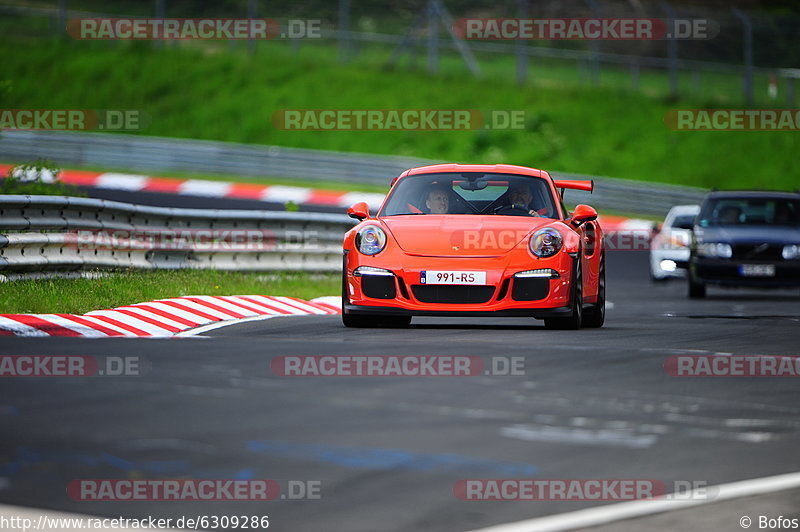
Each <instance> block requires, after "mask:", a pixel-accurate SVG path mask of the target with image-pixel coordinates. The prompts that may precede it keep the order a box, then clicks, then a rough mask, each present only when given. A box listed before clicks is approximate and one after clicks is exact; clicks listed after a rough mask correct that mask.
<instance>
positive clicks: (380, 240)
mask: <svg viewBox="0 0 800 532" xmlns="http://www.w3.org/2000/svg"><path fill="white" fill-rule="evenodd" d="M356 247H357V248H358V251H360V252H361V253H363V254H364V255H376V254H378V253H380V252H381V251H383V248H385V247H386V233H385V232H384V231H383V229H381V228H380V227H378V226H377V225H365V226H364V227H362V228H361V229H359V230H358V233H356Z"/></svg>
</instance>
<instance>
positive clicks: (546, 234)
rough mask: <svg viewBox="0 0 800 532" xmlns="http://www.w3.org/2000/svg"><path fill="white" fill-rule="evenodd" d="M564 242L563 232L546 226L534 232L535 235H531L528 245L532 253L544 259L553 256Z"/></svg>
mask: <svg viewBox="0 0 800 532" xmlns="http://www.w3.org/2000/svg"><path fill="white" fill-rule="evenodd" d="M563 244H564V239H563V238H562V236H561V233H559V232H558V231H557V230H555V229H553V228H552V227H545V228H544V229H539V230H538V231H536V232H535V233H533V235H531V239H530V241H529V242H528V247H529V248H530V250H531V253H533V254H534V255H536V256H537V257H539V258H540V259H543V258H546V257H552V256H553V255H555V254H556V253H558V252H559V251H560V250H561V246H562V245H563Z"/></svg>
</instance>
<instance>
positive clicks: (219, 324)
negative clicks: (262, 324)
mask: <svg viewBox="0 0 800 532" xmlns="http://www.w3.org/2000/svg"><path fill="white" fill-rule="evenodd" d="M281 316H308V314H272V315H266V316H253V317H250V318H240V319H238V320H227V321H219V322H217V323H209V324H208V325H203V326H202V327H197V328H196V329H189V330H188V331H183V332H179V333H178V334H176V335H175V336H184V337H185V336H197V335H199V334H203V333H205V332H208V331H213V330H214V329H221V328H222V327H229V326H231V325H239V324H240V323H247V322H249V321H263V320H268V319H270V318H278V317H281Z"/></svg>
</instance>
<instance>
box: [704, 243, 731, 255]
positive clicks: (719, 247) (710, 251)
mask: <svg viewBox="0 0 800 532" xmlns="http://www.w3.org/2000/svg"><path fill="white" fill-rule="evenodd" d="M697 255H698V256H700V257H713V258H717V259H729V258H731V257H733V248H732V247H731V245H730V244H726V243H724V242H703V243H701V244H697Z"/></svg>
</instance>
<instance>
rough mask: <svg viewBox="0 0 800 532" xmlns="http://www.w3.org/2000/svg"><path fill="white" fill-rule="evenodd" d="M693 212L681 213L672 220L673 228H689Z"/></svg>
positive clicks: (693, 216)
mask: <svg viewBox="0 0 800 532" xmlns="http://www.w3.org/2000/svg"><path fill="white" fill-rule="evenodd" d="M694 218H695V215H694V214H681V215H679V216H676V217H675V219H674V220H672V225H671V227H672V228H673V229H691V228H692V226H693V225H694Z"/></svg>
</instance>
